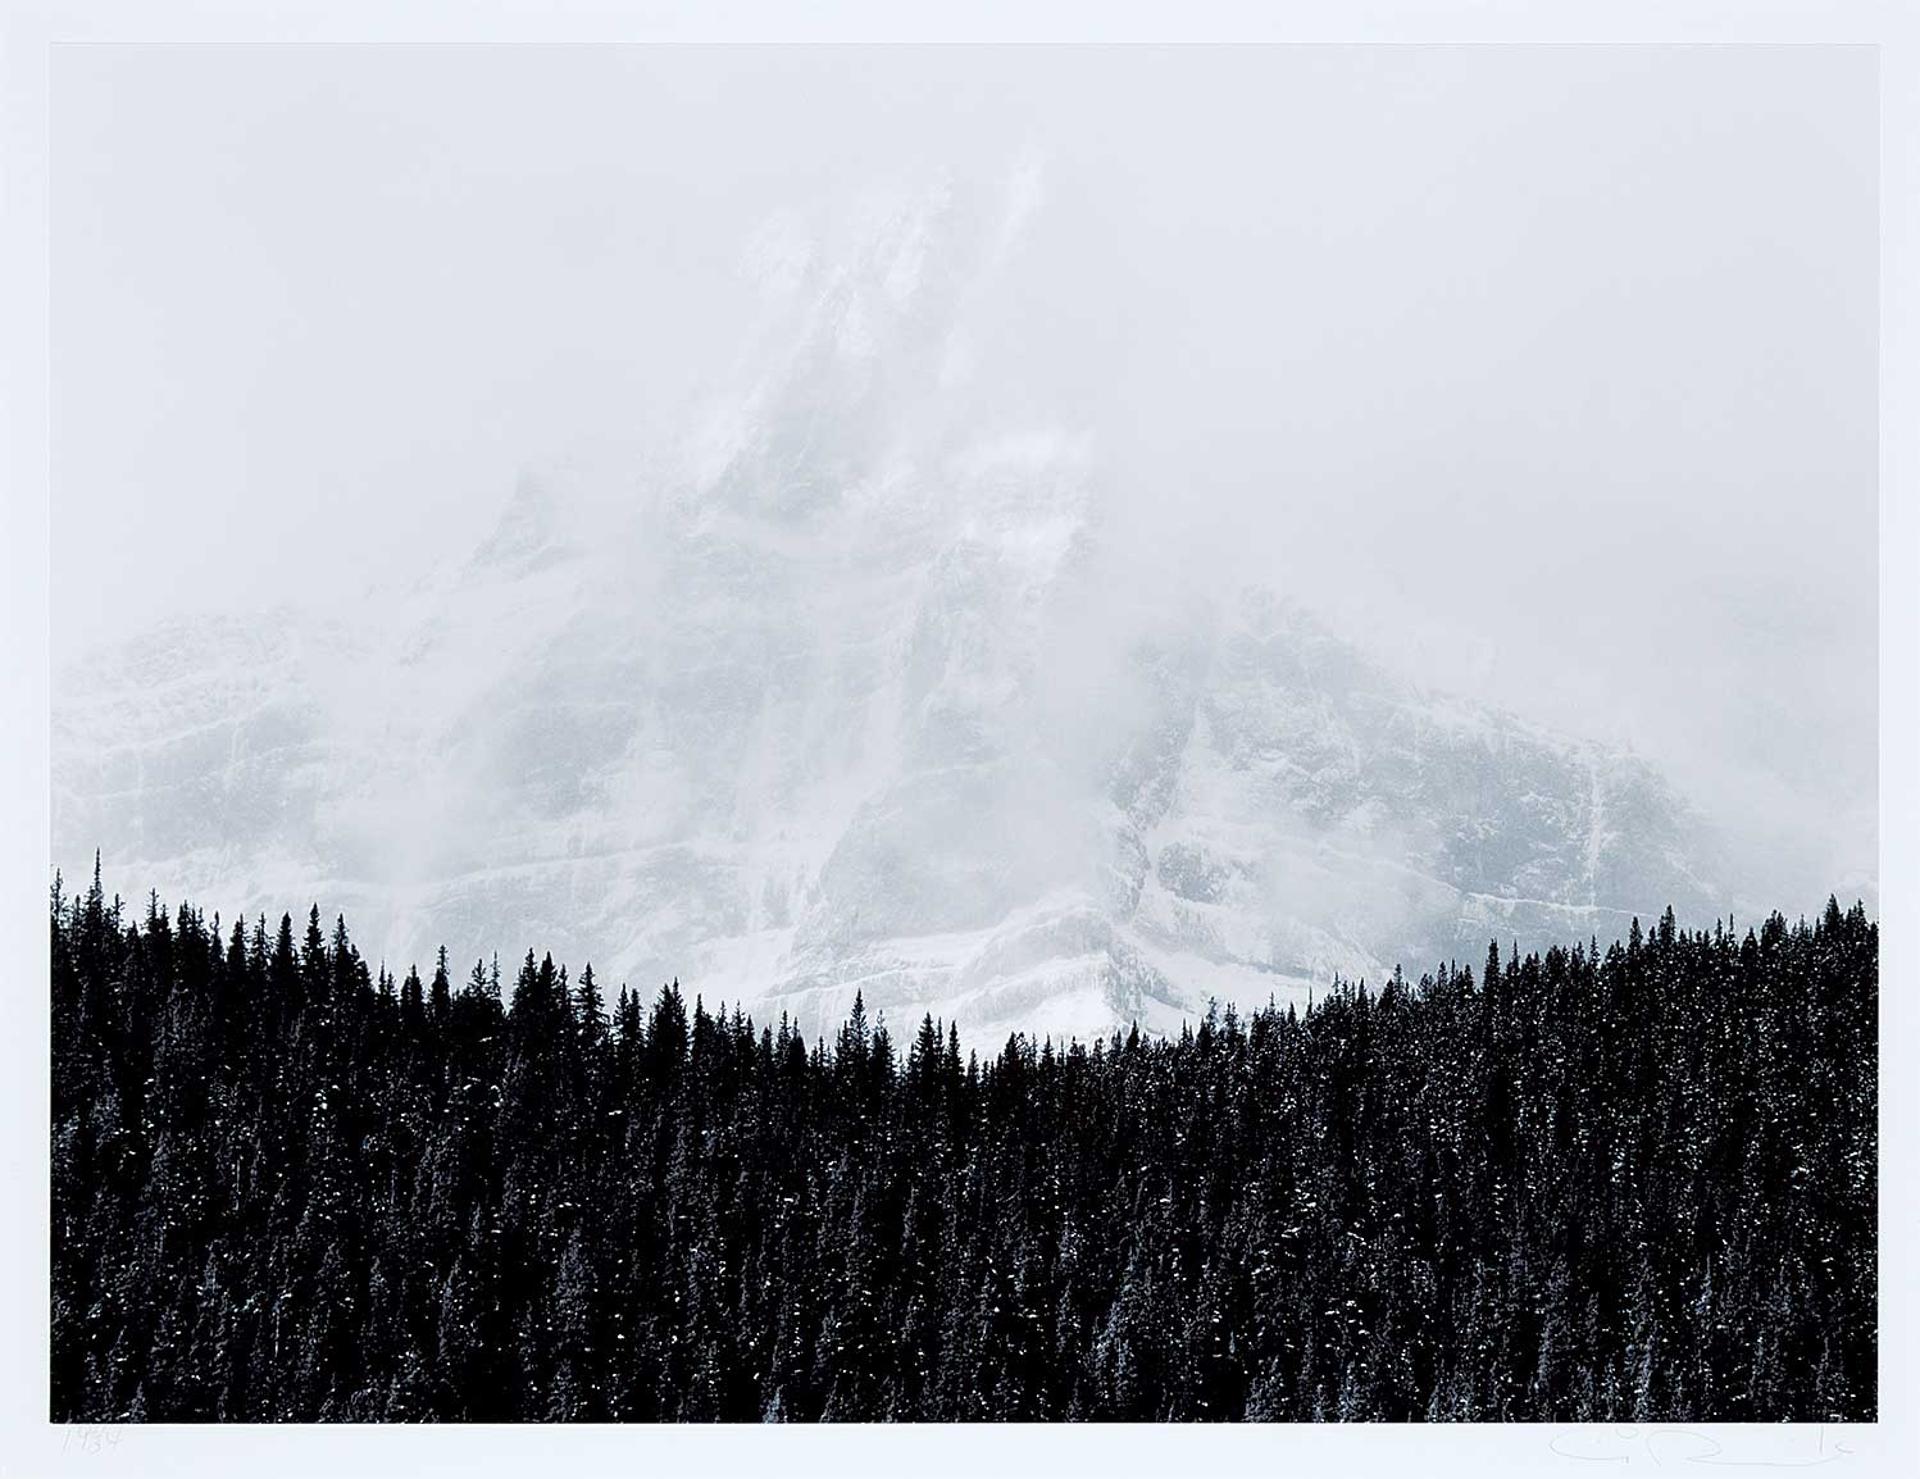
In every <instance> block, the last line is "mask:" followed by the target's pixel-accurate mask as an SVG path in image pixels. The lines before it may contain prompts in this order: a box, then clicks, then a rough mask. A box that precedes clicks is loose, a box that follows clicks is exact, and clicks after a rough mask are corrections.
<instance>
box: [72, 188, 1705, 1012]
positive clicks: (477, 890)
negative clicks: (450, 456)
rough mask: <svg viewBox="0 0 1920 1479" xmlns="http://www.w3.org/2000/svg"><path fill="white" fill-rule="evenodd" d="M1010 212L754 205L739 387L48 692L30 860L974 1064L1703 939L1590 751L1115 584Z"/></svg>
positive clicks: (1297, 613) (1340, 648) (1320, 645)
mask: <svg viewBox="0 0 1920 1479" xmlns="http://www.w3.org/2000/svg"><path fill="white" fill-rule="evenodd" d="M1037 193H1038V186H1037V184H1036V183H1035V178H1034V177H1033V175H1032V173H1031V172H1030V171H1025V172H1018V171H1017V172H1016V173H1015V175H1014V177H1013V178H1012V180H1011V181H1009V182H1007V185H1006V188H1005V189H1004V191H1003V192H1001V194H1000V195H999V196H998V197H990V198H987V199H985V200H982V199H979V198H975V197H969V196H967V195H965V194H963V193H962V192H958V191H956V190H955V188H954V187H953V186H952V185H951V184H949V183H947V182H939V183H937V184H936V185H935V186H934V187H933V188H931V189H927V190H923V191H919V192H914V193H909V194H907V195H904V196H901V197H897V198H895V199H893V200H891V201H883V202H881V203H879V204H877V205H876V204H869V206H868V207H867V208H866V209H865V210H864V211H863V212H861V213H857V214H858V219H857V223H856V229H853V230H851V232H849V233H843V237H844V238H845V239H843V240H841V241H840V242H839V243H838V245H837V246H836V247H835V248H834V249H833V250H831V251H829V250H828V249H827V247H826V246H824V245H823V244H822V243H823V241H824V240H825V239H826V238H825V236H824V235H823V234H820V233H815V234H809V233H808V232H807V231H806V229H805V228H804V227H803V226H802V225H797V224H795V223H792V222H776V223H775V224H774V225H773V226H772V227H770V228H769V230H768V231H767V232H765V233H763V234H762V236H761V237H760V238H759V239H757V241H756V243H755V247H754V250H753V252H752V254H751V256H750V262H751V266H752V271H753V276H754V283H755V290H756V291H758V292H760V293H761V294H762V295H763V296H764V298H765V300H766V313H765V322H764V326H763V329H762V331H761V333H760V335H759V336H758V338H757V339H756V341H755V342H754V343H753V344H751V345H749V346H748V348H747V351H746V352H745V354H744V355H743V359H742V365H743V370H742V377H741V381H742V383H740V384H738V385H736V386H734V387H733V388H732V390H731V391H730V392H727V393H724V394H719V395H716V396H714V397H713V398H712V399H711V401H710V403H709V404H708V405H707V406H706V407H705V408H704V409H703V411H702V412H701V413H700V414H699V415H697V416H695V417H693V418H691V420H690V423H689V426H690V429H689V432H688V435H687V437H686V440H685V443H684V445H683V446H682V447H680V448H679V449H678V450H677V451H676V453H675V455H673V456H671V457H668V458H665V459H663V460H662V462H661V465H659V466H657V467H652V468H649V469H647V470H645V472H644V473H643V474H642V475H640V476H638V477H637V478H634V479H632V480H631V481H627V482H622V483H619V484H617V485H615V486H614V487H613V489H612V491H611V492H609V491H608V490H607V489H606V488H604V487H600V488H595V489H590V490H584V491H583V490H582V489H580V488H578V487H570V486H568V485H567V484H566V482H565V480H564V479H561V480H558V481H556V480H554V479H552V478H540V479H533V478H530V479H526V480H523V482H522V483H521V485H520V486H519V488H518V490H517V491H516V493H515V495H514V496H513V498H512V499H511V500H510V502H509V503H508V505H507V507H506V509H505V511H504V512H503V514H502V516H501V517H500V519H499V522H498V525H497V527H496V528H495V529H494V530H493V531H492V532H491V533H490V534H489V535H488V536H487V537H486V538H485V539H483V540H482V541H481V542H480V543H479V544H478V545H477V547H475V548H474V549H472V550H471V551H470V552H463V553H461V554H460V555H458V556H457V557H456V558H453V559H451V560H449V561H448V563H447V564H445V565H444V566H443V567H441V568H438V569H435V570H433V571H431V572H430V573H428V574H427V575H425V576H424V577H423V578H422V579H421V580H420V581H419V582H418V583H417V584H416V585H415V586H413V587H411V588H409V589H404V590H397V591H384V592H380V591H376V592H370V593H369V594H368V595H367V596H366V597H365V598H364V599H362V600H360V601H357V602H355V603H353V604H352V605H350V606H348V607H346V608H345V609H344V610H343V611H342V612H339V613H336V614H333V615H329V616H322V615H319V614H315V613H311V612H305V611H301V610H297V609H285V610H280V611H276V612H270V613H260V614H248V615H210V616H206V617H203V618H197V619H193V620H188V621H177V622H174V623H171V624H168V625H165V626H162V627H159V628H156V629H155V630H153V631H151V632H149V633H147V634H145V635H143V636H141V637H139V638H137V639H135V640H133V641H131V642H128V643H126V644H124V645H122V646H120V647H118V648H115V649H112V650H110V651H107V652H103V653H98V654H95V655H94V656H93V657H92V658H90V659H89V660H87V661H86V662H84V663H82V664H79V665H77V666H75V667H74V668H72V669H70V670H69V671H67V672H65V673H63V674H62V675H60V677H59V678H58V679H57V683H56V695H55V716H54V762H55V765H54V769H55V774H54V807H53V810H54V838H55V850H56V858H57V859H58V860H59V861H61V862H63V863H65V864H66V865H67V866H69V867H74V866H76V865H79V864H81V863H82V862H83V861H84V860H86V859H88V858H89V856H90V854H91V853H92V851H93V849H94V848H95V847H96V846H98V847H100V848H102V849H103V851H104V854H105V860H106V863H107V865H108V869H109V872H110V874H111V875H112V876H113V877H115V878H137V879H138V880H139V881H140V885H141V886H142V887H143V888H144V887H145V886H146V885H148V884H149V883H151V884H153V885H155V886H158V887H160V888H161V889H162V890H163V892H164V893H165V894H167V895H169V896H176V895H180V894H191V895H192V896H193V897H195V898H196V899H200V900H204V901H206V902H207V903H208V904H209V905H218V906H219V907H222V908H225V909H228V910H233V911H247V912H249V913H250V912H252V911H255V910H259V909H267V910H272V911H276V912H277V911H278V910H280V909H282V908H286V907H289V906H292V905H297V904H300V903H304V902H305V901H306V900H308V899H310V898H312V899H317V900H319V901H320V903H321V906H322V908H323V909H326V910H327V911H329V912H332V911H333V910H335V909H342V910H344V911H345V912H346V913H347V915H348V917H349V919H350V922H351V923H352V924H353V926H354V931H355V935H356V937H357V938H358V939H359V940H361V942H362V943H363V946H364V947H366V948H368V949H369V950H370V951H373V952H378V953H384V955H385V958H386V959H387V960H388V962H389V963H390V964H393V965H395V966H404V964H405V963H407V962H408V961H412V960H425V959H427V958H429V957H430V955H431V952H432V950H433V948H434V947H435V946H436V945H437V944H438V943H440V942H443V941H444V942H445V943H447V944H448V945H449V946H450V947H452V948H453V949H454V950H455V951H456V952H465V953H468V954H471V953H472V952H475V951H482V950H484V951H491V950H496V949H497V950H498V951H499V952H500V953H501V955H502V956H503V957H505V958H509V959H511V958H512V957H516V956H517V955H518V954H519V953H520V952H521V951H523V950H524V949H525V948H526V947H527V946H529V945H531V946H534V947H535V948H537V949H541V950H548V949H550V950H552V951H553V952H554V954H555V956H556V958H563V959H566V960H568V961H569V962H572V963H574V964H575V965H578V964H579V963H581V962H584V961H586V960H589V959H591V960H592V961H593V963H594V965H595V967H596V970H597V971H598V973H599V974H600V975H601V977H602V979H604V980H608V981H614V980H619V979H627V980H631V981H634V982H636V983H638V984H642V985H651V984H653V983H655V982H657V981H658V980H662V979H665V978H666V977H668V976H674V975H677V976H678V977H679V978H680V979H681V980H682V982H683V983H685V984H686V985H687V986H688V987H689V988H690V989H692V990H697V991H699V992H700V993H702V994H703V995H704V996H705V997H706V999H707V1000H708V1001H709V1002H712V1001H716V1000H724V1001H727V1002H735V1001H739V1002H742V1003H744V1004H745V1005H747V1006H748V1007H749V1009H750V1010H752V1011H753V1012H754V1014H755V1015H756V1016H757V1017H760V1018H762V1019H764V1018H766V1017H767V1016H769V1015H777V1014H778V1013H779V1012H781V1011H785V1012H788V1013H790V1014H792V1015H793V1016H794V1017H795V1018H796V1019H797V1020H798V1021H799V1022H800V1023H801V1024H802V1025H803V1026H804V1027H805V1028H806V1030H808V1031H809V1032H813V1031H817V1030H821V1029H822V1028H824V1027H826V1026H827V1025H828V1024H831V1023H834V1022H837V1021H838V1020H839V1019H840V1018H841V1016H842V1015H843V1014H844V1013H845V1011H846V1009H847V1008H848V1006H849V1005H850V1004H851V1001H852V998H853V995H854V993H855V991H856V990H859V991H861V992H863V993H864V995H865V999H866V1002H867V1005H868V1009H869V1012H870V1013H884V1015H885V1017H886V1019H887V1020H888V1021H889V1022H890V1023H893V1024H894V1025H895V1026H896V1028H901V1027H904V1026H907V1025H910V1024H911V1023H913V1022H917V1020H918V1018H919V1016H920V1014H921V1013H922V1012H923V1011H932V1012H934V1013H935V1014H936V1015H939V1016H943V1017H946V1018H949V1019H953V1020H957V1022H958V1023H959V1025H960V1027H961V1029H962V1031H963V1032H966V1033H968V1034H969V1035H973V1036H978V1037H981V1038H984V1039H991V1038H993V1037H995V1036H998V1035H1003V1034H1004V1033H1005V1032H1007V1031H1009V1030H1013V1029H1018V1030H1024V1031H1028V1032H1032V1033H1047V1034H1052V1035H1055V1036H1059V1035H1062V1034H1065V1033H1069V1032H1074V1033H1080V1034H1083V1035H1084V1034H1087V1033H1090V1032H1097V1031H1105V1030H1108V1029H1110V1028H1112V1027H1114V1026H1116V1025H1120V1024H1124V1023H1126V1022H1129V1021H1133V1020H1138V1021H1140V1022H1141V1023H1142V1024H1143V1026H1145V1027H1147V1028H1148V1029H1150V1030H1165V1029H1168V1028H1170V1027H1172V1026H1174V1025H1175V1024H1177V1022H1178V1021H1179V1019H1180V1018H1181V1017H1182V1016H1183V1015H1185V1014H1189V1013H1192V1012H1195V1011H1197V1010H1201V1009H1204V1006H1205V1003H1206V1002H1207V1000H1209V999H1210V998H1219V999H1221V1000H1223V1001H1239V1002H1248V1003H1252V1002H1262V1003H1264V1002H1265V1001H1266V1000H1267V999H1268V998H1269V997H1270V996H1271V997H1275V998H1278V999H1282V1000H1285V999H1288V998H1291V997H1295V996H1299V997H1304V996H1305V994H1306V993H1307V992H1309V991H1310V990H1312V989H1314V987H1315V986H1316V985H1320V984H1324V983H1325V982H1327V981H1329V980H1330V979H1331V978H1332V977H1333V976H1334V975H1335V974H1341V975H1346V976H1349V977H1351V976H1356V975H1365V976H1367V977H1369V978H1373V979H1378V978H1379V977H1380V976H1381V975H1382V974H1383V973H1384V972H1386V971H1389V970H1390V969H1391V968H1392V967H1393V965H1394V964H1396V963H1400V962H1404V963H1405V964H1406V965H1407V967H1408V969H1409V970H1417V969H1418V968H1420V967H1421V966H1423V965H1426V964H1430V963H1431V962H1432V961H1433V960H1435V959H1436V958H1439V957H1443V956H1455V957H1458V958H1463V959H1471V960H1476V961H1477V960H1478V958H1479V956H1480V955H1481V954H1482V953H1484V950H1485V945H1486V940H1487V938H1488V937H1489V936H1490V935H1498V936H1499V937H1501V938H1502V939H1503V940H1506V939H1512V940H1515V941H1517V942H1519V944H1520V945H1521V946H1522V947H1523V948H1525V947H1527V946H1529V945H1533V944H1538V943H1542V942H1545V941H1548V940H1564V939H1567V938H1569V937H1576V936H1579V935H1583V934H1586V933H1588V932H1590V931H1591V932H1593V933H1597V934H1600V935H1602V936H1612V935H1614V934H1616V933H1618V932H1620V931H1621V930H1623V929H1624V927H1625V925H1626V922H1627V919H1628V917H1629V916H1630V915H1631V914H1633V913H1636V912H1637V913H1639V914H1642V915H1651V914H1653V913H1655V912H1657V911H1658V910H1659V909H1661V908H1662V907H1664V906H1665V905H1666V904H1667V903H1669V902H1672V903H1674V904H1675V905H1676V906H1678V907H1679V908H1680V909H1681V911H1682V913H1683V914H1687V913H1691V914H1694V915H1702V914H1705V913H1708V912H1713V911H1715V910H1717V909H1719V908H1720V907H1722V904H1723V899H1724V897H1725V895H1724V890H1723V889H1722V888H1721V887H1720V886H1718V885H1716V884H1715V883H1714V882H1712V881H1711V879H1712V877H1713V872H1714V868H1713V865H1712V863H1711V861H1710V860H1711V858H1712V856H1713V844H1712V840H1711V837H1710V836H1709V835H1708V833H1707V831H1706V829H1705V828H1704V826H1703V824H1702V823H1701V822H1700V820H1699V819H1698V818H1697V817H1696V816H1694V815H1693V813H1692V812H1691V811H1690V809H1689V808H1688V807H1687V806H1686V805H1685V804H1684V803H1683V802H1682V801H1681V800H1680V799H1679V798H1678V797H1676V796H1675V795H1674V794H1673V793H1672V792H1671V791H1670V790H1669V788H1668V787H1667V786H1666V785H1665V784H1664V783H1663V782H1662V780H1661V779H1660V777H1659V776H1658V775H1657V774H1655V773H1654V772H1653V771H1652V770H1651V769H1649V768H1648V767H1647V766H1645V765H1643V764H1641V763H1640V762H1638V761H1636V760H1634V759H1633V758H1632V757H1630V756H1627V755H1623V754H1620V753H1617V752H1615V751H1612V750H1609V749H1606V748H1604V747H1601V746H1598V745H1595V744H1591V743H1586V742H1582V741H1580V740H1577V739H1570V738H1565V737H1559V736H1555V735H1552V734H1549V733H1546V732H1544V731H1541V730H1540V729H1538V728H1536V727H1533V726H1530V725H1528V724H1526V723H1524V722H1522V721H1521V720H1519V719H1517V718H1515V717H1513V716H1510V715H1505V714H1501V713H1498V712H1494V711H1491V710H1488V709H1486V708H1484V707H1481V706H1477V705H1473V704H1468V703H1464V702H1460V701H1457V700H1450V699H1447V698H1444V697H1439V696H1435V695H1432V694H1430V693H1427V692H1425V691H1424V690H1422V689H1421V688H1419V687H1418V686H1416V685H1414V684H1412V683H1410V682H1408V681H1406V680H1405V679H1404V678H1401V677H1399V676H1397V675H1395V674H1393V673H1391V672H1390V671H1389V670H1388V669H1387V668H1385V667H1384V666H1382V665H1380V664H1378V663H1375V662H1373V661H1370V660H1369V658H1368V657H1367V655H1366V654H1364V653H1363V652H1361V651H1360V650H1358V649H1357V648H1355V647H1354V646H1352V645H1350V644H1348V643H1345V642H1343V641H1341V640H1340V639H1339V638H1338V637H1336V636H1335V635H1334V634H1333V633H1331V632H1330V631H1328V630H1326V629H1325V628H1324V627H1323V626H1322V625H1320V624H1319V623H1318V622H1316V621H1315V619H1314V618H1313V617H1312V615H1311V614H1310V613H1308V612H1306V611H1304V610H1301V609H1299V608H1298V607H1297V606H1294V605H1292V604H1290V603H1288V602H1286V601H1284V600H1282V599H1280V598H1278V597H1276V596H1274V595H1272V594H1268V593H1263V592H1261V591H1258V590H1245V591H1237V590H1229V591H1194V590H1185V589H1160V588H1159V587H1158V586H1157V584H1156V582H1155V580H1154V578H1153V572H1152V567H1151V563H1150V562H1148V563H1146V564H1144V565H1143V564H1142V563H1141V561H1140V559H1139V552H1138V551H1128V550H1127V549H1126V542H1125V540H1124V538H1123V536H1122V532H1121V525H1120V515H1119V514H1117V513H1116V511H1115V509H1114V508H1113V506H1112V504H1111V500H1109V499H1107V498H1105V497H1103V487H1102V479H1101V467H1100V463H1099V459H1098V455H1097V449H1095V448H1093V447H1091V446H1090V445H1089V443H1088V442H1087V440H1086V439H1085V438H1082V437H1077V436H1075V435H1073V434H1070V433H1067V432H1063V431H1061V430H1060V429H1059V428H1058V427H1057V426H1054V425H1051V424H1049V423H1047V422H1045V421H1043V420H1036V419H1035V418H1034V417H1033V416H1032V414H1031V413H1030V411H1026V410H1024V409H1023V408H1018V407H1013V408H1010V407H1009V406H1008V404H1007V402H1006V400H1005V398H1004V397H1000V398H996V395H995V393H994V382H995V377H994V376H993V375H992V374H990V373H988V369H989V367H990V366H991V365H992V364H993V362H994V361H993V359H992V351H993V348H994V345H995V344H996V342H997V340H996V337H995V335H996V332H998V331H997V330H995V328H994V326H995V325H1002V326H1004V323H1005V322H1006V315H1005V314H1004V313H1002V312H1000V311H999V310H997V309H996V308H995V307H994V306H993V305H994V304H995V301H996V298H995V295H996V292H997V291H998V289H999V285H1000V284H1001V283H1002V282H1003V280H1004V276H1005V274H1004V270H1003V269H1004V265H1005V262H1006V260H1007V258H1008V257H1009V255H1010V254H1011V253H1013V252H1014V251H1015V250H1016V248H1017V244H1018V240H1019V237H1020V235H1021V232H1022V231H1023V230H1024V229H1025V223H1026V221H1027V219H1028V217H1030V216H1031V214H1032V212H1033V210H1034V205H1035V199H1036V196H1037ZM849 243H850V244H849ZM1179 491H1184V490H1179Z"/></svg>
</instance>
